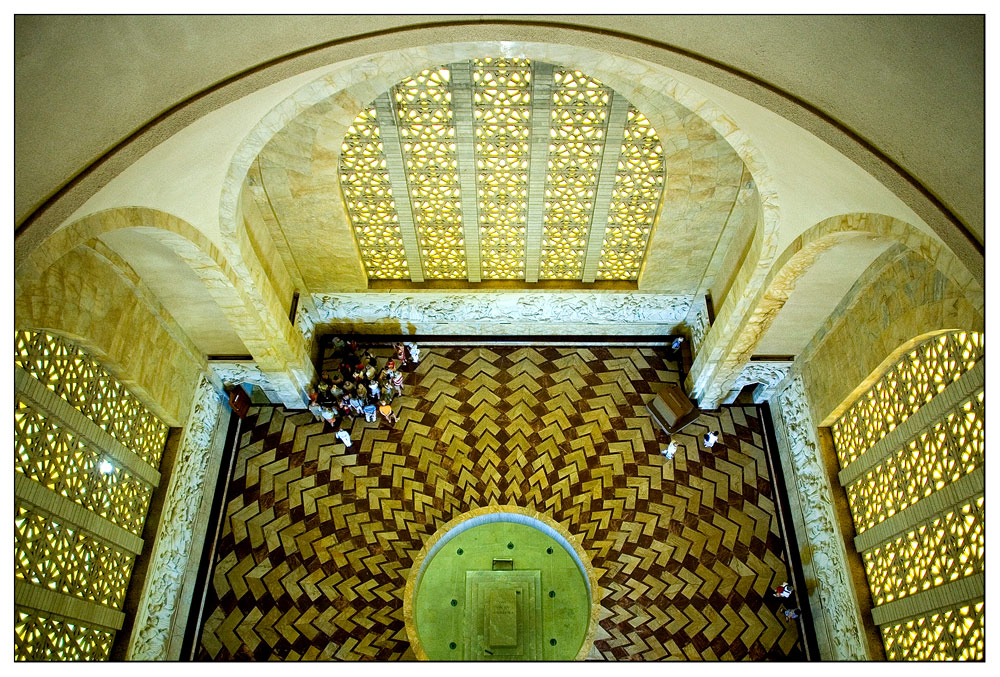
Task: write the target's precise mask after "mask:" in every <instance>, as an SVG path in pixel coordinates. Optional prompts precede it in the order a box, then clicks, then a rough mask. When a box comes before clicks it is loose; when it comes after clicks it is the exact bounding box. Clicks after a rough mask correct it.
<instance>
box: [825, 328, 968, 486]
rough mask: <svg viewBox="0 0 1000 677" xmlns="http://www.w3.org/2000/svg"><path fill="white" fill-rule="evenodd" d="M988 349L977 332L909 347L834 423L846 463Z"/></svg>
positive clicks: (839, 453)
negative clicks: (905, 353) (910, 348)
mask: <svg viewBox="0 0 1000 677" xmlns="http://www.w3.org/2000/svg"><path fill="white" fill-rule="evenodd" d="M983 352H984V337H983V334H981V333H978V332H952V333H948V334H942V335H940V336H936V337H934V338H932V339H930V340H929V341H926V342H924V343H922V344H920V345H919V346H917V347H916V348H915V349H914V350H912V351H910V353H908V354H907V355H906V356H905V357H904V358H903V359H902V360H900V362H899V363H897V364H896V365H894V366H893V368H892V369H890V370H889V372H888V373H886V374H885V376H883V377H882V378H881V379H879V381H878V382H877V383H876V384H875V385H874V386H872V387H871V389H869V390H868V392H866V393H865V394H864V395H862V396H861V397H860V398H859V399H858V401H857V402H855V403H854V404H853V405H852V406H851V407H850V408H849V409H848V410H847V411H846V412H845V413H844V415H843V416H841V418H840V419H839V420H838V421H837V422H836V423H834V424H833V428H832V432H833V439H834V443H835V445H836V448H837V456H838V459H839V460H840V466H841V468H846V467H847V466H848V465H849V464H850V463H852V462H853V461H854V460H856V459H857V458H858V457H859V456H861V455H862V454H863V453H865V452H866V451H867V450H868V449H870V448H871V447H872V446H873V445H874V444H875V443H876V442H878V441H879V440H880V439H882V438H883V437H885V436H886V435H887V434H888V433H890V432H891V431H892V430H893V429H895V427H896V426H898V425H899V424H900V423H902V422H903V421H905V420H906V419H907V418H909V417H910V416H911V415H912V414H913V413H914V412H916V411H917V410H918V409H919V408H920V407H922V406H923V405H924V404H926V403H927V402H929V401H930V400H931V398H933V397H934V395H936V394H937V393H939V392H941V391H942V390H944V389H945V387H946V386H947V385H948V384H949V383H952V382H954V381H956V380H958V378H959V377H960V376H961V375H962V374H964V373H965V372H967V371H968V370H969V369H971V368H972V367H973V366H974V365H975V364H976V362H978V361H979V359H980V358H981V357H982V356H983Z"/></svg>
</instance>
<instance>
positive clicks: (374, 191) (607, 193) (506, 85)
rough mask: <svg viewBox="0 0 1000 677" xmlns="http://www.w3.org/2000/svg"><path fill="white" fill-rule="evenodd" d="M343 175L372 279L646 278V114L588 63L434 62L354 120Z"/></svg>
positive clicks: (658, 155) (652, 199) (658, 185)
mask: <svg viewBox="0 0 1000 677" xmlns="http://www.w3.org/2000/svg"><path fill="white" fill-rule="evenodd" d="M340 179H341V186H342V188H343V191H344V199H345V203H346V205H347V211H348V214H349V216H350V218H351V222H352V225H353V228H354V232H355V236H356V238H357V242H358V247H359V249H360V251H361V257H362V260H363V261H364V264H365V269H366V271H367V273H368V277H369V279H372V280H377V279H404V280H406V279H409V280H410V281H413V282H423V281H424V280H434V279H452V280H456V279H465V280H469V281H471V282H479V281H481V280H522V281H525V282H529V283H530V282H536V281H539V280H571V281H572V280H575V281H582V282H594V281H595V280H636V279H637V278H638V275H639V271H640V269H641V266H642V261H643V259H644V256H645V250H646V244H647V242H648V239H649V234H650V231H651V230H652V227H653V223H654V221H655V219H656V215H657V212H658V210H659V204H660V199H661V194H662V192H663V183H664V180H665V178H664V162H663V149H662V146H661V144H660V140H659V138H658V137H657V135H656V132H655V131H654V130H653V127H652V125H651V124H650V123H649V121H648V120H647V119H646V118H645V117H644V116H643V115H642V114H641V113H640V112H639V111H638V110H636V109H635V108H634V107H633V106H631V105H630V104H629V102H628V101H627V100H626V99H625V98H624V97H622V96H621V95H620V94H617V93H615V92H614V91H613V90H612V89H610V88H609V87H607V86H605V85H604V84H602V83H601V82H599V81H597V80H595V79H594V78H591V77H589V76H587V75H585V74H584V73H581V72H580V71H577V70H573V69H568V68H562V67H557V66H552V65H551V64H545V63H541V62H531V61H528V60H527V59H516V58H482V59H474V60H472V61H467V62H462V63H455V64H448V65H446V66H441V67H438V68H432V69H427V70H424V71H421V72H420V73H418V74H416V75H414V76H412V77H410V78H407V79H406V80H404V81H402V82H400V83H399V84H397V85H395V86H394V87H393V88H392V89H391V90H390V91H389V92H387V93H385V94H383V95H382V96H380V97H379V98H378V99H376V100H375V101H374V102H373V103H372V105H371V106H369V107H367V108H366V109H365V110H364V111H362V113H361V114H360V115H359V116H358V118H357V119H356V120H355V122H354V124H353V125H352V126H351V128H350V129H349V130H348V133H347V135H346V136H345V139H344V143H343V146H342V154H341V162H340Z"/></svg>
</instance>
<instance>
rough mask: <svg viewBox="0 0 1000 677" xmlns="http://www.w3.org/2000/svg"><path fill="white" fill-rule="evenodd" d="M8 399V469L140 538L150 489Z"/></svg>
mask: <svg viewBox="0 0 1000 677" xmlns="http://www.w3.org/2000/svg"><path fill="white" fill-rule="evenodd" d="M103 460H105V459H104V456H102V455H101V454H99V453H98V452H96V451H94V450H93V449H91V448H89V447H88V446H85V445H84V444H82V443H81V442H80V440H79V439H77V437H76V436H75V435H73V434H72V433H70V432H69V431H67V430H65V429H63V428H61V427H60V426H57V425H56V424H54V423H53V422H52V421H51V420H50V419H48V418H46V417H45V416H44V415H43V414H42V413H40V412H38V411H36V410H34V409H32V408H31V407H29V406H28V405H26V404H25V403H24V402H22V401H21V399H20V398H19V397H18V396H17V394H16V393H15V396H14V469H15V470H16V471H18V472H20V473H23V474H24V475H25V476H26V477H28V478H29V479H31V480H34V481H35V482H38V483H39V484H41V485H42V486H45V487H48V488H49V489H51V490H52V491H54V492H56V493H58V494H61V495H63V496H65V497H66V498H68V499H69V500H71V501H73V502H75V503H78V504H80V505H81V506H83V507H84V508H86V509H88V510H90V511H92V512H94V513H96V514H97V515H100V516H101V517H103V518H105V519H107V520H110V521H111V522H113V523H115V524H117V525H118V526H120V527H121V528H122V529H126V530H127V531H130V532H131V533H133V534H135V535H136V536H140V535H141V534H142V525H143V522H145V520H146V511H147V510H148V508H149V499H150V497H151V496H152V493H153V489H152V487H150V486H148V485H146V484H144V483H142V482H140V481H139V480H137V479H135V478H134V477H133V476H132V475H131V474H130V473H129V472H128V471H126V470H124V469H122V468H119V467H117V466H116V465H114V464H112V467H111V469H110V471H109V472H107V473H104V472H101V471H100V470H99V469H98V466H99V465H100V463H101V462H102V461H103Z"/></svg>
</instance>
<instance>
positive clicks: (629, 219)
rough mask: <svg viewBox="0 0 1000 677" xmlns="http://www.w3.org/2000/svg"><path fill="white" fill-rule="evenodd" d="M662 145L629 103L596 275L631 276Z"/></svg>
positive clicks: (638, 260) (653, 207)
mask: <svg viewBox="0 0 1000 677" xmlns="http://www.w3.org/2000/svg"><path fill="white" fill-rule="evenodd" d="M663 175H664V162H663V147H662V146H661V145H660V137H659V136H657V134H656V130H654V129H653V125H652V124H651V123H650V122H649V120H648V119H646V116H645V115H643V114H642V113H640V112H639V111H637V110H636V109H635V108H634V107H632V106H629V109H628V117H627V121H626V123H625V139H624V141H623V142H622V150H621V155H619V159H618V173H617V174H616V175H615V187H614V189H613V190H612V192H611V205H610V207H609V208H608V227H607V231H606V233H605V235H604V242H603V246H602V248H601V258H600V260H599V261H598V262H597V278H598V279H600V280H635V279H638V277H639V268H640V267H641V266H642V260H643V257H644V256H645V254H646V244H647V242H648V240H649V232H650V230H652V228H653V221H654V220H655V219H656V212H657V209H658V208H659V205H660V196H661V195H662V194H663Z"/></svg>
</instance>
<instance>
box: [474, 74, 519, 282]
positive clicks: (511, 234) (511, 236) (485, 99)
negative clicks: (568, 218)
mask: <svg viewBox="0 0 1000 677" xmlns="http://www.w3.org/2000/svg"><path fill="white" fill-rule="evenodd" d="M472 82H473V88H474V90H473V120H474V122H473V124H474V128H475V152H476V188H477V192H478V200H479V238H480V240H479V242H480V258H481V261H482V277H483V279H505V280H510V279H522V280H523V279H524V255H525V243H524V237H525V235H524V234H525V230H526V227H527V220H528V166H529V163H530V159H531V158H530V140H531V63H530V62H529V61H528V60H526V59H476V60H474V61H473V71H472Z"/></svg>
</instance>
